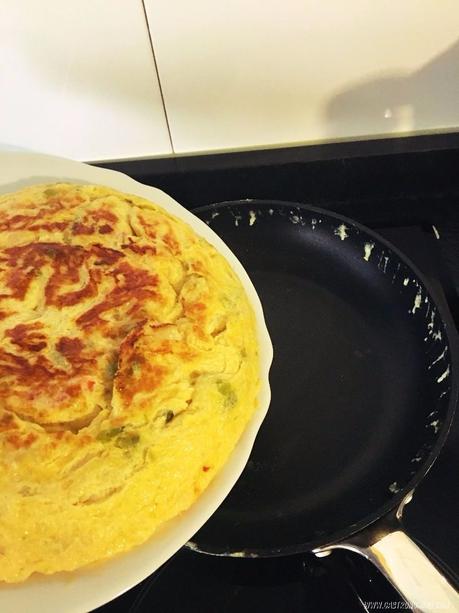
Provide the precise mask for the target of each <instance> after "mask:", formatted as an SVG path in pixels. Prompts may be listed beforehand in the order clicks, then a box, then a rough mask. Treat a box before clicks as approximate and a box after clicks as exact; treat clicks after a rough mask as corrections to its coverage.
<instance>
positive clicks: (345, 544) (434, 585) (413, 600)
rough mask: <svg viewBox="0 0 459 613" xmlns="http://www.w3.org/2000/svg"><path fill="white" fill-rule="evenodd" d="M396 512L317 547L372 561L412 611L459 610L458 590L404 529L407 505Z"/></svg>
mask: <svg viewBox="0 0 459 613" xmlns="http://www.w3.org/2000/svg"><path fill="white" fill-rule="evenodd" d="M411 496H412V493H411V494H409V495H408V496H407V497H406V498H405V500H404V501H403V502H402V504H401V505H400V507H399V508H398V510H397V512H396V513H393V515H392V516H387V517H384V518H382V519H380V520H378V521H376V522H375V523H374V524H372V525H371V526H369V527H368V528H366V529H365V530H363V531H361V532H359V533H358V534H356V535H354V536H352V537H349V538H347V539H345V540H343V541H340V542H338V543H334V544H333V545H329V546H326V547H323V548H319V549H316V550H315V551H314V553H315V554H316V555H319V556H321V555H326V554H327V553H330V552H331V550H333V549H348V550H350V551H354V552H356V553H359V554H360V555H362V556H364V557H365V558H367V559H368V560H369V561H370V562H372V563H373V564H374V565H375V566H376V567H377V568H378V569H379V570H380V571H381V572H382V573H383V574H384V575H385V576H386V578H387V579H388V580H389V581H390V582H391V583H392V585H393V586H394V588H395V589H396V590H397V591H398V592H399V594H400V595H401V596H402V598H403V599H404V600H405V601H406V602H407V604H408V606H409V608H410V610H411V611H416V612H418V613H441V612H442V611H444V612H445V613H448V612H449V611H451V612H452V611H459V594H458V593H457V592H456V590H455V589H454V588H453V587H452V586H451V584H450V583H448V581H447V580H446V578H445V577H444V576H443V575H442V574H441V573H440V572H439V571H438V570H437V568H436V567H435V566H434V565H433V564H432V563H431V562H430V560H429V559H428V558H427V556H426V555H425V554H424V553H423V552H422V551H421V549H420V548H419V547H418V546H417V545H416V544H415V543H414V541H412V540H411V539H410V537H409V536H408V535H407V534H406V533H405V532H404V531H403V528H402V525H401V523H400V519H401V515H402V512H403V507H404V505H405V504H406V503H407V502H409V500H411Z"/></svg>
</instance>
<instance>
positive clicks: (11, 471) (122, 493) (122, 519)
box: [0, 183, 259, 582]
mask: <svg viewBox="0 0 459 613" xmlns="http://www.w3.org/2000/svg"><path fill="white" fill-rule="evenodd" d="M258 387H259V359H258V344H257V338H256V328H255V318H254V315H253V312H252V309H251V306H250V304H249V302H248V299H247V297H246V295H245V292H244V289H243V287H242V285H241V283H240V281H239V279H238V278H237V277H236V275H235V274H234V272H233V271H232V269H231V267H230V266H229V264H228V263H227V262H226V260H225V259H224V258H223V256H221V255H220V254H219V253H218V252H217V251H216V250H215V248H214V247H212V246H211V245H209V244H208V243H207V242H206V241H205V240H204V239H203V238H201V237H199V236H198V235H197V234H195V233H194V232H193V230H192V229H191V228H190V227H189V226H187V225H186V224H185V223H184V222H182V221H180V220H178V219H176V218H175V217H173V216H171V215H170V214H168V213H167V212H166V211H164V210H163V209H161V208H160V207H158V206H156V205H154V204H153V203H151V202H149V201H147V200H145V199H142V198H139V197H136V196H132V195H127V194H123V193H120V192H117V191H115V190H112V189H109V188H106V187H102V186H96V185H73V184H64V183H62V184H51V185H37V186H33V187H30V188H27V189H24V190H22V191H20V192H16V193H13V194H7V195H4V196H1V197H0V463H1V473H0V492H1V496H2V502H3V504H2V505H1V507H0V580H3V581H7V582H18V581H23V580H25V579H26V578H27V577H28V576H29V575H30V574H32V573H34V572H39V573H45V574H49V573H54V572H57V571H61V570H74V569H76V568H79V567H81V566H84V565H87V564H90V563H92V562H96V561H100V560H104V559H107V558H109V557H112V556H114V555H116V554H118V553H122V552H125V551H127V550H129V549H131V548H132V547H134V546H136V545H138V544H140V543H142V542H144V541H145V540H147V539H148V538H149V537H150V536H151V535H152V534H154V532H155V531H156V530H157V529H158V528H159V527H160V526H161V525H162V524H164V522H166V521H167V520H169V519H171V518H173V517H175V516H177V515H178V514H180V513H181V512H183V511H184V510H186V509H187V508H188V507H189V506H190V505H191V504H192V503H193V502H194V501H195V499H196V498H197V497H198V496H199V494H200V493H201V492H202V491H203V490H204V489H205V488H206V486H207V485H208V484H209V483H210V481H211V480H212V478H213V477H214V475H215V474H216V473H217V472H218V471H219V469H220V468H221V467H222V465H223V464H224V462H225V460H226V459H227V458H228V456H229V454H230V453H231V451H232V449H233V448H234V446H235V444H236V442H237V440H238V438H239V436H240V435H241V433H242V431H243V430H244V427H245V425H246V423H247V422H248V420H249V418H250V417H251V415H252V413H253V412H254V410H255V408H256V406H257V393H258Z"/></svg>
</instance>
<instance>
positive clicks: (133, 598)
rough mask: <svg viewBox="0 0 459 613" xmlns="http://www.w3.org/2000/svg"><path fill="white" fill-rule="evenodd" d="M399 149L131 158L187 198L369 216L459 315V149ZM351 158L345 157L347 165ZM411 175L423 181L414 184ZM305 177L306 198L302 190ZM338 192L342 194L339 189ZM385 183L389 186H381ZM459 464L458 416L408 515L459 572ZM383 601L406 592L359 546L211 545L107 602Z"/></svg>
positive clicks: (357, 604) (183, 609) (267, 604)
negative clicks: (252, 163) (270, 162)
mask: <svg viewBox="0 0 459 613" xmlns="http://www.w3.org/2000/svg"><path fill="white" fill-rule="evenodd" d="M389 157H391V159H390V160H389V159H387V156H386V159H384V160H380V164H379V165H378V164H377V160H375V159H369V160H367V161H366V160H363V159H357V160H346V161H344V160H343V161H342V163H340V162H339V161H336V160H333V161H332V162H327V163H325V162H321V163H320V164H319V166H320V168H318V167H317V164H316V168H312V166H314V164H305V165H304V167H303V169H302V168H301V167H299V166H298V165H295V168H290V169H285V168H284V169H282V168H281V169H279V168H275V169H274V171H273V168H269V167H265V168H251V169H234V171H233V172H232V171H231V170H225V171H224V172H223V173H222V172H221V171H213V170H212V169H208V170H206V171H205V172H204V171H199V172H194V173H193V172H188V173H183V172H181V173H175V174H174V173H172V174H171V175H167V176H165V175H160V174H158V173H155V172H154V164H153V165H152V169H153V170H152V173H151V175H148V174H145V162H143V163H142V165H141V169H142V172H141V173H136V166H135V163H133V164H134V166H132V165H131V166H130V167H129V169H128V170H129V172H130V174H131V175H133V176H134V177H135V178H139V180H142V181H143V182H145V183H150V184H152V185H156V186H157V187H160V188H163V189H165V191H168V192H169V193H171V195H172V196H175V197H177V198H178V199H179V200H180V201H181V202H182V203H183V204H185V205H188V206H189V208H194V206H198V205H204V204H208V203H209V202H212V201H218V200H220V201H221V200H226V199H233V198H244V197H272V198H281V199H283V200H292V201H304V202H308V203H309V204H318V205H320V206H322V207H323V208H329V209H331V210H335V211H337V212H341V213H343V214H345V215H347V216H349V217H353V218H354V219H356V220H358V221H360V222H362V223H366V225H369V226H370V227H372V228H374V229H376V230H377V231H378V232H380V233H381V234H383V235H384V236H385V237H386V238H388V239H389V240H390V241H391V242H393V243H394V244H395V245H397V246H398V247H399V248H400V249H401V250H402V251H403V252H404V253H405V254H406V255H408V256H409V257H410V258H411V259H412V260H413V261H414V263H415V264H417V266H418V267H419V268H420V269H421V271H423V272H424V273H425V274H426V275H427V276H428V277H430V279H431V280H432V281H433V283H434V286H435V287H436V294H437V295H436V296H435V298H436V300H446V301H447V304H448V306H449V308H450V310H451V312H452V314H453V317H454V319H455V321H456V325H457V324H458V322H459V301H458V294H457V288H458V287H459V204H458V202H459V190H457V189H456V188H457V187H459V186H458V185H457V183H458V181H457V177H456V174H454V178H452V179H451V181H450V182H448V176H449V175H448V172H451V173H452V171H453V164H452V159H456V161H457V162H458V163H459V152H435V153H432V154H429V153H426V154H423V155H421V154H416V155H414V156H413V155H402V156H389ZM445 160H446V161H445ZM327 164H328V166H327ZM445 164H446V169H445ZM343 166H347V168H348V173H347V174H346V173H345V172H344V171H343V170H342V167H343ZM338 167H341V171H340V173H339V174H338V175H336V174H334V170H336V168H338ZM457 167H458V166H456V168H457ZM394 168H395V170H396V172H395V171H394ZM391 169H392V170H391ZM426 169H427V170H429V169H430V174H431V175H432V176H431V177H430V179H427V178H426V177H425V176H424V175H423V173H425V172H426V171H427V170H426ZM448 169H449V170H448ZM124 170H126V169H125V168H124ZM403 171H405V174H404V172H403ZM343 172H344V174H343ZM273 174H274V175H276V176H277V177H278V179H281V178H282V177H284V178H285V177H287V176H289V177H290V181H285V182H283V186H282V185H276V186H275V189H273V190H272V192H273V193H271V194H268V193H267V192H266V183H268V184H272V177H273ZM327 174H328V176H329V181H330V182H333V180H336V181H337V182H338V183H340V182H341V184H340V185H338V186H336V185H335V186H332V187H330V186H327V185H326V184H325V179H324V177H322V175H324V176H326V175H327ZM405 175H407V176H408V178H411V180H412V181H413V185H412V186H411V191H410V190H409V189H408V186H410V182H409V180H408V179H407V176H405ZM293 177H294V178H295V180H293V179H292V178H293ZM314 177H315V178H316V179H317V180H318V181H319V183H320V184H321V185H323V193H326V194H328V196H329V198H328V200H324V198H323V197H322V198H317V199H314V200H311V195H312V194H311V189H308V187H310V182H311V178H314ZM417 177H418V181H417V182H416V178H417ZM451 177H452V174H451ZM193 179H194V181H193ZM351 179H352V181H351ZM453 179H454V180H453ZM302 182H303V183H302ZM387 182H391V184H390V185H387V184H386V183H387ZM419 182H420V183H421V186H419ZM394 183H395V184H394ZM196 185H200V186H201V192H200V193H201V200H197V199H196ZM301 185H303V187H304V197H303V198H301V197H299V196H300V194H301ZM359 185H360V189H359ZM448 185H449V187H450V189H449V190H448V189H447V187H448ZM249 186H250V191H247V189H248V187H249ZM378 186H379V187H380V190H379V191H378ZM397 186H398V188H397ZM441 186H443V188H442V189H440V187H441ZM312 191H313V192H315V191H316V187H314V189H313V190H312ZM338 192H339V194H340V196H341V197H340V199H336V195H337V194H338ZM381 193H383V194H385V195H386V197H385V198H382V197H381ZM438 236H439V238H437V237H438ZM458 468H459V420H458V419H457V418H456V420H455V422H454V424H453V428H452V431H451V433H450V436H449V438H448V441H447V444H446V446H445V448H444V450H443V451H442V453H441V454H440V457H439V458H438V460H437V462H436V464H435V465H434V467H433V468H432V470H431V471H430V473H429V474H428V475H427V477H426V478H425V480H424V481H423V482H422V483H421V484H420V486H419V487H418V489H417V490H416V493H415V496H414V498H413V502H412V503H411V504H410V505H408V506H407V507H406V510H405V515H404V520H405V521H404V523H405V527H406V529H407V531H408V532H409V533H410V536H412V537H413V538H414V539H415V540H417V541H418V542H420V543H421V544H422V546H423V548H424V550H425V551H426V552H427V553H428V554H429V555H430V556H431V557H432V558H433V559H434V560H435V561H436V562H437V564H440V565H441V567H442V569H443V571H444V573H445V574H446V575H447V576H448V577H449V578H450V580H452V581H453V583H455V584H457V583H458V579H457V577H458V576H459V550H458V547H457V543H458V542H459V525H458V522H457V518H458V517H459V491H458V488H457V473H458ZM376 601H383V602H388V603H395V602H398V596H397V595H396V594H395V592H394V590H393V589H392V588H391V587H390V586H389V585H388V584H387V583H386V581H385V579H384V578H383V577H382V576H380V574H379V573H378V571H376V570H375V569H374V568H373V567H372V566H371V564H369V563H368V562H366V561H365V560H363V559H361V558H360V557H358V556H357V555H356V554H351V553H348V552H344V551H336V552H333V554H332V555H330V556H328V557H326V558H322V559H317V558H315V557H314V556H312V555H306V556H291V557H288V558H275V559H258V560H252V559H250V560H247V559H239V558H238V559H234V558H216V557H210V556H205V555H202V554H198V553H195V552H192V551H189V550H186V549H183V550H181V551H179V552H178V553H177V554H176V555H175V556H174V557H173V558H172V559H171V560H169V562H167V563H166V564H165V565H164V566H163V567H162V568H161V569H159V571H157V572H156V573H154V574H153V575H152V576H151V577H149V578H147V579H146V580H145V581H144V582H142V583H141V584H140V585H138V586H136V587H135V588H133V589H132V590H130V591H129V592H127V593H126V594H124V595H122V596H120V597H119V598H118V599H116V600H115V601H113V602H111V603H109V604H108V605H105V606H104V607H101V608H100V609H97V611H100V612H104V613H118V612H121V611H122V612H123V613H128V612H129V613H137V612H144V611H153V610H154V611H158V613H194V612H199V613H216V612H217V611H218V612H219V613H226V612H228V613H229V612H232V611H240V612H242V613H244V612H245V611H247V612H248V611H250V612H251V613H252V612H253V611H254V610H255V611H259V610H262V611H265V612H266V613H269V612H270V611H273V612H276V613H278V612H283V611H285V612H286V613H287V612H288V613H296V612H298V613H299V612H300V611H301V612H302V613H303V612H308V613H309V612H310V613H315V612H317V613H319V612H329V611H335V610H336V611H341V610H342V611H346V612H350V613H352V612H354V611H355V612H361V611H365V610H367V608H366V607H365V604H364V603H365V602H376ZM392 607H393V608H395V605H392Z"/></svg>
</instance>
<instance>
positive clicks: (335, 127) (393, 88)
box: [324, 40, 459, 138]
mask: <svg viewBox="0 0 459 613" xmlns="http://www.w3.org/2000/svg"><path fill="white" fill-rule="evenodd" d="M356 116H358V118H359V134H362V135H365V134H388V133H391V132H395V131H396V132H413V131H422V130H426V129H427V130H428V129H432V125H435V126H437V127H438V128H458V129H459V40H458V41H457V42H455V43H454V44H453V45H451V46H450V47H448V48H447V49H446V50H445V51H444V52H443V53H441V54H440V55H438V56H437V57H435V58H433V59H432V60H431V61H429V62H428V63H427V64H425V65H424V66H421V67H420V68H419V69H418V70H416V71H415V72H412V73H403V72H396V73H395V72H394V73H391V74H385V75H383V76H380V77H379V78H375V79H366V80H365V81H361V82H359V83H356V84H355V85H353V86H352V87H350V88H348V89H345V90H344V91H342V92H340V93H337V94H336V95H335V96H334V97H333V98H332V99H331V100H330V102H329V103H328V104H327V107H326V109H325V117H324V123H325V126H326V129H327V133H328V134H329V135H330V136H333V137H334V138H336V136H345V135H346V132H348V130H347V126H349V125H353V126H355V122H356Z"/></svg>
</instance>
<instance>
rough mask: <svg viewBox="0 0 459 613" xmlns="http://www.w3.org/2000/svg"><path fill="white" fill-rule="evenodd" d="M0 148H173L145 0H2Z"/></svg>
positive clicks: (89, 154) (91, 154) (99, 153)
mask: <svg viewBox="0 0 459 613" xmlns="http://www.w3.org/2000/svg"><path fill="white" fill-rule="evenodd" d="M0 5H1V6H0V148H1V146H2V143H3V144H10V145H15V146H18V147H24V148H27V149H32V150H36V151H42V152H47V153H54V154H59V155H63V156H68V157H72V158H76V159H80V160H106V159H122V158H129V157H146V156H155V155H167V154H170V153H171V152H172V149H171V143H170V139H169V134H168V129H167V122H166V118H165V114H164V108H163V104H162V99H161V93H160V88H159V83H158V79H157V75H156V70H155V64H154V59H153V54H152V51H151V46H150V39H149V34H148V29H147V25H146V20H145V15H144V10H143V5H142V1H141V0H44V1H43V0H1V2H0Z"/></svg>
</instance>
